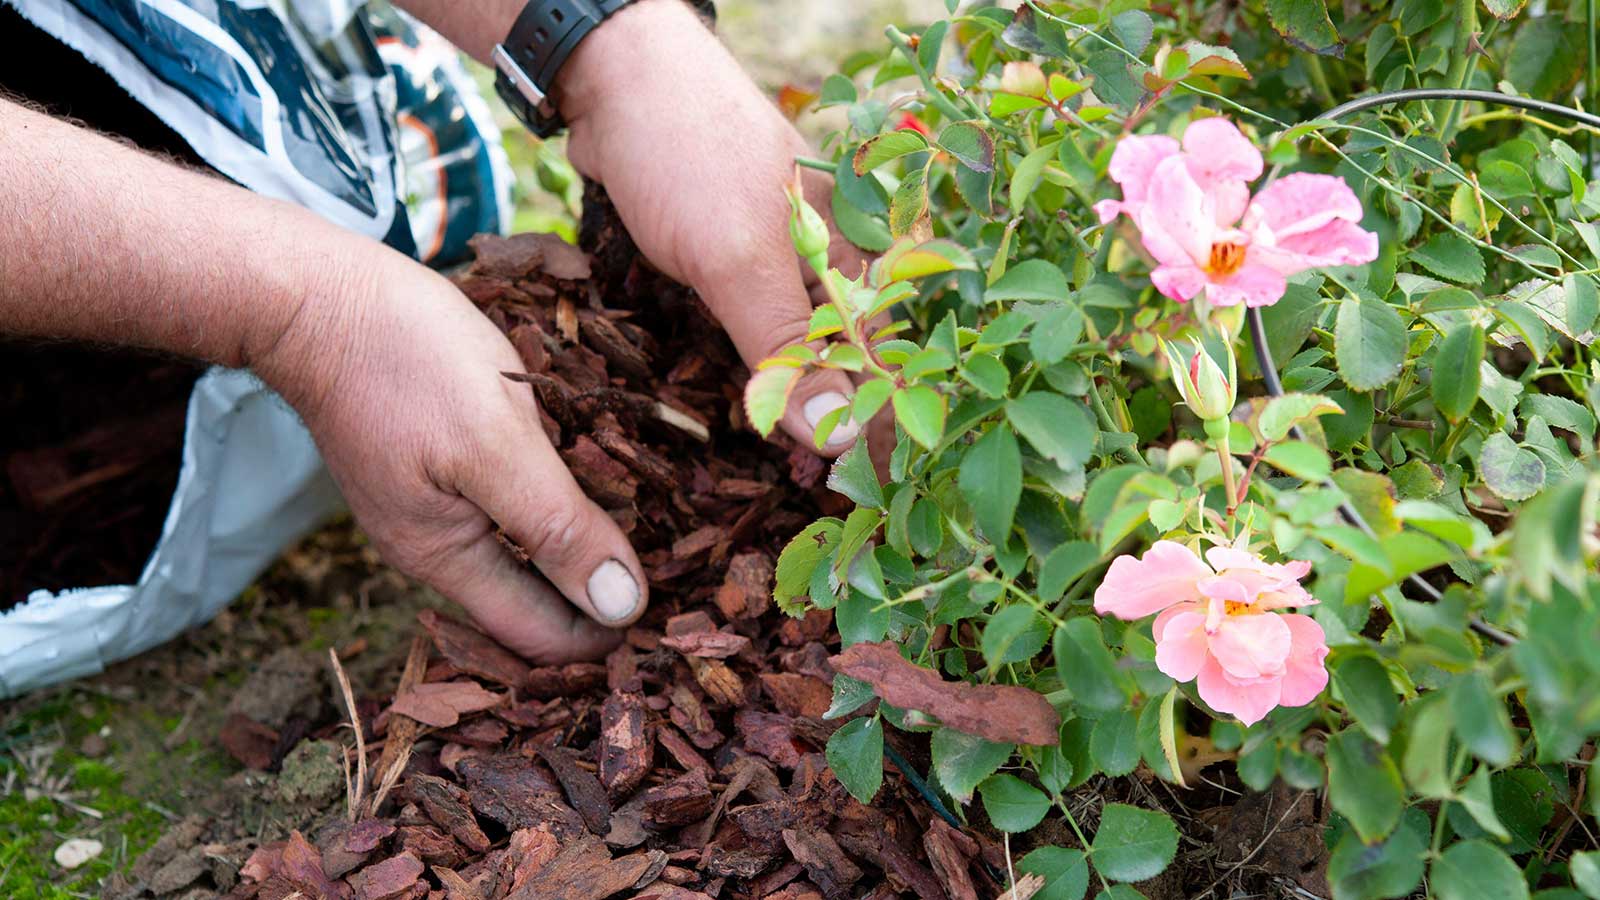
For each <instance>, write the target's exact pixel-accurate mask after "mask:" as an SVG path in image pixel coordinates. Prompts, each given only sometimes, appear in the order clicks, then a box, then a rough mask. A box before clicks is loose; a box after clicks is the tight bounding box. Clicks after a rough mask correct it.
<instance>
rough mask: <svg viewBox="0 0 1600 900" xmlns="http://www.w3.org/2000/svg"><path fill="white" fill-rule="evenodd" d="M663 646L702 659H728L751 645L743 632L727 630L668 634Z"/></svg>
mask: <svg viewBox="0 0 1600 900" xmlns="http://www.w3.org/2000/svg"><path fill="white" fill-rule="evenodd" d="M661 646H663V647H666V648H667V649H668V650H676V651H678V652H679V653H682V654H683V655H684V656H694V657H699V658H702V659H727V658H728V657H730V656H737V655H738V654H739V653H741V652H743V651H744V650H745V649H746V648H747V647H749V646H750V639H749V638H747V637H745V636H744V635H742V634H733V633H731V632H727V631H692V632H690V633H688V634H679V635H668V636H666V637H664V638H662V639H661Z"/></svg>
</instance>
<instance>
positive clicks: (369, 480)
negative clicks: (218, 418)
mask: <svg viewBox="0 0 1600 900" xmlns="http://www.w3.org/2000/svg"><path fill="white" fill-rule="evenodd" d="M354 255H355V258H357V259H360V260H362V263H361V264H359V265H358V266H356V267H355V269H356V274H354V275H352V276H351V277H350V278H348V279H346V280H345V281H343V282H341V283H337V284H334V285H331V286H330V287H331V290H328V291H326V292H323V293H321V294H320V295H319V296H316V297H314V298H313V299H310V300H307V301H306V302H305V303H304V304H303V306H302V307H301V310H300V312H299V313H298V314H297V315H296V316H295V317H294V319H293V321H292V323H291V324H290V325H289V327H288V328H287V329H286V330H285V331H284V333H283V334H282V335H281V336H280V337H279V338H278V339H277V340H276V341H274V342H273V344H272V347H271V349H270V350H269V351H268V352H267V353H266V354H265V356H264V357H263V358H261V359H259V360H256V361H254V365H253V368H254V369H255V370H256V371H257V372H258V373H259V374H260V375H261V376H262V378H263V379H264V380H266V381H267V382H268V383H269V384H271V385H272V386H273V387H274V388H276V389H277V390H278V391H279V392H280V393H281V394H283V396H284V397H285V398H286V399H287V400H288V401H289V402H290V404H291V405H293V406H294V407H295V409H296V410H297V411H298V412H299V413H300V415H301V416H302V417H303V418H304V420H305V423H306V425H307V427H308V428H309V429H310V431H311V434H312V436H313V437H315V439H316V442H317V446H318V448H319V449H320V450H321V451H322V455H323V458H324V460H325V461H326V462H327V465H328V469H329V471H330V472H332V473H333V477H334V479H335V480H336V481H337V482H338V484H339V487H340V489H341V490H342V491H343V492H344V496H345V498H346V500H347V501H348V502H349V504H350V508H351V511H352V512H353V513H354V514H355V516H356V519H357V521H358V522H360V524H361V526H362V527H363V528H364V529H365V530H366V532H367V533H368V535H370V536H371V538H372V540H373V542H374V544H375V545H376V546H377V548H378V550H379V552H381V553H382V554H383V556H384V558H385V559H386V560H387V561H388V562H389V563H390V564H392V565H394V566H396V567H397V568H399V569H400V570H402V571H404V572H406V573H407V574H409V575H412V576H415V577H416V578H419V579H421V580H423V581H425V582H427V583H429V584H430V585H432V586H433V587H434V588H436V589H437V590H438V591H439V592H440V593H442V594H444V595H445V596H446V597H449V598H450V599H452V600H454V601H456V602H457V603H459V604H461V605H462V606H463V607H464V608H465V609H466V610H467V612H468V613H469V614H470V615H471V616H472V618H473V619H474V620H476V621H477V622H478V624H480V625H481V626H483V627H484V628H485V629H486V630H488V632H489V633H490V634H492V635H494V636H495V637H496V638H497V639H498V640H500V641H501V642H502V643H504V644H505V645H506V646H508V647H510V648H511V649H513V650H515V651H517V652H518V653H520V654H522V655H523V656H525V657H527V658H529V659H531V660H534V661H536V662H539V663H546V664H559V663H564V662H569V661H572V660H578V659H589V658H594V657H597V656H599V655H601V654H603V653H605V652H606V651H607V650H608V649H610V648H611V647H613V646H614V645H615V644H616V643H617V641H618V639H619V635H620V632H618V631H616V630H615V629H616V628H617V626H622V625H626V624H628V623H630V622H632V621H634V620H635V619H637V618H638V617H639V616H640V614H642V613H643V611H644V608H645V604H646V602H647V587H646V585H647V583H646V581H645V577H644V570H643V568H642V567H641V566H640V565H639V560H638V557H637V556H635V554H634V552H633V549H632V548H631V547H630V546H629V545H628V540H627V538H626V537H624V536H623V534H622V532H621V530H620V529H618V527H617V525H616V523H614V522H613V521H612V520H611V518H610V517H609V516H607V515H606V513H605V512H604V511H603V510H602V509H600V507H598V506H596V505H595V504H594V502H593V501H591V500H590V499H589V498H588V497H586V496H585V495H584V493H583V490H582V489H581V488H580V487H579V486H578V484H577V482H576V481H574V480H573V477H572V474H571V473H570V472H568V471H567V468H566V466H565V465H564V464H563V462H562V460H561V457H560V456H558V455H557V453H556V451H555V448H553V447H551V445H550V443H549V441H548V440H547V439H546V437H545V434H544V431H543V430H542V429H541V427H540V425H539V415H538V411H537V409H536V407H535V400H534V397H533V392H532V391H531V390H529V388H528V386H527V385H525V384H518V383H515V382H512V381H511V380H509V379H507V378H505V377H503V376H502V375H501V374H500V373H501V372H512V371H515V372H520V371H523V366H522V362H521V360H520V358H519V357H518V355H517V353H516V351H515V350H514V349H513V348H512V346H511V344H510V343H509V342H508V341H507V339H506V338H505V337H504V336H503V335H502V334H501V333H500V332H499V330H498V329H496V328H495V327H494V325H493V324H492V323H491V322H490V321H489V320H488V319H487V318H485V317H484V316H483V315H482V314H481V313H480V312H479V311H478V310H477V309H476V308H475V307H474V306H473V305H472V303H471V301H469V300H468V299H467V298H466V297H464V296H463V295H462V294H461V293H460V292H459V291H458V290H456V288H455V287H454V286H453V285H452V284H450V282H449V281H447V280H446V279H444V278H443V277H441V276H439V275H438V274H436V273H434V272H432V271H430V270H429V269H427V268H425V267H423V266H421V265H418V264H416V263H414V262H412V261H410V260H409V259H406V258H405V257H403V256H401V255H400V254H398V253H394V252H393V251H390V250H388V249H387V248H381V247H378V246H377V245H374V244H371V242H366V241H363V242H362V245H361V248H360V251H358V252H357V253H356V254H354ZM496 525H499V526H500V527H501V528H503V529H504V530H505V532H506V533H507V534H508V535H509V536H510V537H511V538H512V539H513V540H515V541H516V542H517V543H518V544H520V545H521V546H522V547H523V549H525V550H526V551H527V552H528V554H529V555H530V556H531V557H532V559H533V562H534V564H535V565H536V566H537V567H538V569H539V573H542V574H543V576H544V577H543V578H541V577H539V574H538V573H534V572H530V571H528V569H527V568H525V567H524V566H522V565H521V564H520V563H518V562H517V561H516V560H515V559H513V558H512V556H511V555H510V554H509V553H508V552H507V551H506V549H505V548H504V547H503V546H501V544H500V543H499V541H498V540H497V539H496V537H495V526H496Z"/></svg>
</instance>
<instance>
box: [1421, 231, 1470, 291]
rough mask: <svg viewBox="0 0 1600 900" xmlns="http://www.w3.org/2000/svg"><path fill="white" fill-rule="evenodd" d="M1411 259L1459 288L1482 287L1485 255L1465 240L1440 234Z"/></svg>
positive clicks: (1448, 234)
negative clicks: (1454, 283) (1459, 285)
mask: <svg viewBox="0 0 1600 900" xmlns="http://www.w3.org/2000/svg"><path fill="white" fill-rule="evenodd" d="M1410 258H1411V259H1412V260H1414V261H1416V262H1417V263H1419V264H1420V265H1421V266H1422V267H1423V268H1425V269H1427V270H1428V271H1429V272H1432V273H1433V274H1435V275H1437V276H1439V277H1440V278H1444V279H1448V280H1450V281H1454V282H1456V283H1457V284H1482V283H1483V275H1484V268H1483V254H1482V253H1479V252H1478V248H1477V247H1475V246H1473V245H1472V244H1471V243H1469V242H1468V241H1467V240H1466V239H1465V238H1462V237H1460V236H1459V235H1456V234H1452V233H1440V234H1436V235H1434V236H1433V237H1432V238H1429V239H1428V242H1427V243H1426V244H1423V245H1422V246H1421V247H1417V248H1415V249H1413V250H1412V251H1411V253H1410Z"/></svg>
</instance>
